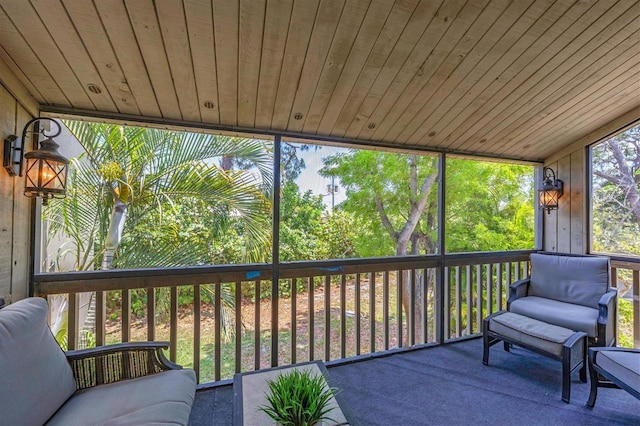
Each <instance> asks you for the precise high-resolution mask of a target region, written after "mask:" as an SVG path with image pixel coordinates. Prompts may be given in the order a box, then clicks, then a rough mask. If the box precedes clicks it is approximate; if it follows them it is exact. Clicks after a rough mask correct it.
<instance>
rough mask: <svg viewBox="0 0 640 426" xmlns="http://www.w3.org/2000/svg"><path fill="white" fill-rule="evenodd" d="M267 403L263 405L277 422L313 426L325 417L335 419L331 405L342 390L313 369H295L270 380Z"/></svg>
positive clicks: (262, 408)
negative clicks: (332, 416) (331, 385)
mask: <svg viewBox="0 0 640 426" xmlns="http://www.w3.org/2000/svg"><path fill="white" fill-rule="evenodd" d="M267 383H268V384H269V393H267V395H266V398H267V401H268V402H269V404H268V405H266V406H261V407H259V409H260V410H262V411H264V412H265V413H266V414H267V415H268V416H269V417H271V419H273V420H274V421H275V422H276V423H278V424H279V425H283V426H311V425H315V424H317V423H318V422H320V421H322V420H327V421H332V422H334V423H337V422H336V421H335V420H333V419H331V418H330V417H329V416H328V414H329V412H330V411H331V410H333V408H334V407H328V405H329V402H330V401H331V398H332V397H333V396H334V395H336V393H337V392H338V389H336V388H330V387H328V386H327V384H326V380H325V376H324V375H320V374H314V373H312V372H311V371H309V370H299V369H293V370H291V372H289V373H284V374H281V375H279V376H278V378H277V379H276V380H269V381H268V382H267Z"/></svg>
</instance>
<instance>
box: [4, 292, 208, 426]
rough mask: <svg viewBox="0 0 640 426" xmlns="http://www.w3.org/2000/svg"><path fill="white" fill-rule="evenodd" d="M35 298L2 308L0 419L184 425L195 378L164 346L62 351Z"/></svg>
mask: <svg viewBox="0 0 640 426" xmlns="http://www.w3.org/2000/svg"><path fill="white" fill-rule="evenodd" d="M47 309H48V308H47V303H46V301H45V300H44V299H41V298H38V297H32V298H28V299H23V300H20V301H17V302H15V303H13V304H10V305H8V306H6V307H4V308H2V309H0V377H1V378H2V379H1V380H0V412H1V413H2V416H0V424H2V425H4V424H7V425H18V424H29V425H36V424H45V423H46V424H62V425H70V424H74V425H80V424H149V423H153V424H187V423H188V421H189V415H190V413H191V406H192V404H193V400H194V396H195V389H196V376H195V373H194V371H193V370H189V369H182V367H180V366H178V365H176V364H173V363H172V362H170V361H168V360H167V359H165V357H164V355H163V353H162V349H163V348H166V347H168V344H167V343H156V342H144V343H123V344H118V345H112V346H104V347H98V348H95V349H85V350H77V351H69V352H67V353H65V352H63V351H62V349H61V348H60V346H59V345H58V343H57V342H56V341H55V339H54V337H53V335H52V334H51V331H50V329H49V326H48V325H47V321H46V318H47Z"/></svg>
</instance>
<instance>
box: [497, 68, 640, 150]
mask: <svg viewBox="0 0 640 426" xmlns="http://www.w3.org/2000/svg"><path fill="white" fill-rule="evenodd" d="M627 77H629V75H628V74H627ZM633 78H638V77H637V74H636V76H631V77H629V78H628V79H627V80H623V81H622V83H626V84H629V85H630V86H632V85H631V83H630V82H631V81H632V79H633ZM606 89H609V90H608V91H606ZM606 89H605V88H603V90H602V91H601V93H599V94H598V95H599V97H594V98H590V99H588V100H587V101H586V102H584V103H582V104H581V106H579V107H577V108H576V111H577V112H576V113H575V114H573V113H572V114H567V115H565V116H564V118H563V120H561V121H558V122H556V123H554V124H553V125H552V128H550V129H549V131H544V132H542V133H540V134H538V135H536V137H535V139H533V138H529V139H522V138H519V140H520V141H525V140H527V141H529V140H530V141H532V143H531V144H530V145H535V147H536V149H535V151H534V153H537V154H538V155H543V156H548V155H550V153H552V152H553V150H555V149H557V147H556V145H557V144H558V143H560V144H563V145H566V144H569V143H571V139H572V138H575V129H583V130H581V131H580V133H581V134H586V133H589V132H591V131H592V130H593V129H596V128H598V127H601V126H602V125H603V124H605V123H606V121H607V120H613V119H614V118H615V117H617V116H619V115H620V114H621V113H622V112H624V111H626V110H628V109H629V108H632V107H633V106H634V103H635V105H637V99H635V98H637V97H635V98H634V96H633V95H634V89H633V87H621V86H620V85H619V84H616V85H612V86H611V87H607V88H606ZM599 117H605V118H604V119H603V121H597V120H598V119H599ZM568 125H570V126H571V128H572V129H573V131H572V132H567V131H566V130H567V126H568ZM517 149H518V146H516V145H514V144H511V145H510V146H506V147H503V148H502V149H501V151H503V152H513V151H516V150H517ZM520 149H521V148H520ZM532 149H533V148H532ZM524 152H527V151H526V150H525V151H524Z"/></svg>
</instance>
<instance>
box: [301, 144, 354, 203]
mask: <svg viewBox="0 0 640 426" xmlns="http://www.w3.org/2000/svg"><path fill="white" fill-rule="evenodd" d="M345 151H347V150H346V149H344V148H335V147H332V146H322V147H320V149H318V150H315V149H313V147H311V148H310V149H309V150H308V151H304V152H299V154H298V155H299V156H300V157H301V158H302V159H303V160H304V162H305V164H306V167H305V168H304V169H303V170H302V172H301V173H300V176H298V179H297V180H296V183H297V184H298V187H299V188H300V192H302V193H304V192H306V191H309V190H310V191H311V192H312V193H313V194H315V195H323V198H322V201H323V202H324V205H325V206H326V207H327V209H331V195H330V194H328V193H327V185H330V184H331V179H329V178H325V177H323V176H320V174H319V173H318V171H319V170H320V169H322V166H323V164H322V159H323V158H325V157H329V156H331V155H334V154H337V153H339V152H345ZM335 185H337V186H338V192H337V193H335V194H334V203H335V204H334V205H336V206H337V205H338V204H339V203H341V202H342V201H344V200H345V199H346V198H347V197H346V194H345V191H344V188H343V187H342V185H340V181H339V180H338V179H336V180H335Z"/></svg>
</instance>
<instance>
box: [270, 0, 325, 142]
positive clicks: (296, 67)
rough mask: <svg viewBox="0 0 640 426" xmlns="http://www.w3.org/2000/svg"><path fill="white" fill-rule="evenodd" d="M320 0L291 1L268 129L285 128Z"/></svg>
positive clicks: (290, 113)
mask: <svg viewBox="0 0 640 426" xmlns="http://www.w3.org/2000/svg"><path fill="white" fill-rule="evenodd" d="M319 7H320V2H319V0H296V1H295V2H294V4H293V12H292V14H291V24H290V27H289V32H288V34H287V44H286V47H285V51H284V60H283V63H282V69H283V70H284V71H283V72H281V73H280V80H279V81H278V92H277V94H276V100H275V104H274V107H273V118H272V119H271V127H270V128H271V129H274V130H284V129H286V127H287V123H288V122H289V118H290V117H291V115H292V112H291V111H292V107H293V102H294V98H295V94H296V88H297V87H298V84H299V82H300V78H301V74H302V67H303V66H304V62H305V58H306V56H307V52H308V48H309V45H310V41H311V33H312V31H313V24H314V22H315V21H316V19H317V16H318V15H317V13H318V10H319Z"/></svg>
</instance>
